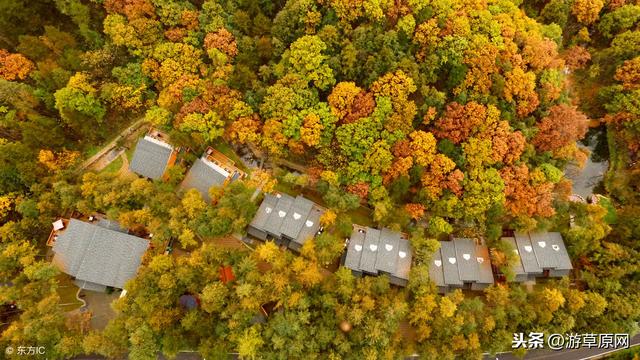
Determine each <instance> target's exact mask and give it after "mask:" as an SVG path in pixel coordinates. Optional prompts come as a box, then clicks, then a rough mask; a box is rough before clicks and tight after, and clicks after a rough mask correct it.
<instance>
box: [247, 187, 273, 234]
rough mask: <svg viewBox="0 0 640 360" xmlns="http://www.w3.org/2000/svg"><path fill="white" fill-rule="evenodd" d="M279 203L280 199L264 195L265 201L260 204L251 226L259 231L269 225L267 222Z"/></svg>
mask: <svg viewBox="0 0 640 360" xmlns="http://www.w3.org/2000/svg"><path fill="white" fill-rule="evenodd" d="M277 203H278V198H277V197H276V196H275V195H271V194H264V200H262V203H261V204H260V207H259V208H258V211H257V212H256V215H255V216H254V217H253V220H251V224H250V225H251V226H252V227H254V228H256V229H259V230H262V229H264V227H265V226H266V225H267V221H268V220H269V216H270V215H271V212H272V211H273V209H274V208H275V207H276V204H277Z"/></svg>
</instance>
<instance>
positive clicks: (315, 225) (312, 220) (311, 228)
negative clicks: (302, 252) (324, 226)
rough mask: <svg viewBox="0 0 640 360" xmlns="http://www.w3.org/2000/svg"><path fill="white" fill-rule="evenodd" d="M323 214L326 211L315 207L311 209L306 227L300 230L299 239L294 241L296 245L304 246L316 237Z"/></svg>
mask: <svg viewBox="0 0 640 360" xmlns="http://www.w3.org/2000/svg"><path fill="white" fill-rule="evenodd" d="M323 213H324V211H322V209H320V208H319V207H317V206H315V205H314V206H313V207H312V208H311V211H309V216H307V219H306V220H305V221H304V226H303V227H302V229H300V233H299V234H298V237H297V238H296V239H294V241H295V242H296V243H298V244H300V245H304V243H305V242H306V241H307V240H309V239H310V238H313V237H314V236H315V235H316V233H317V232H318V229H319V228H320V217H321V216H322V214H323Z"/></svg>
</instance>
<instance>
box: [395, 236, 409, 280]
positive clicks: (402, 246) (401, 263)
mask: <svg viewBox="0 0 640 360" xmlns="http://www.w3.org/2000/svg"><path fill="white" fill-rule="evenodd" d="M412 257H413V256H412V252H411V244H410V243H409V240H406V239H399V240H398V261H397V263H396V270H395V271H394V272H393V276H395V277H397V278H400V279H405V280H409V271H410V270H411V259H412Z"/></svg>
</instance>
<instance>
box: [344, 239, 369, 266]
mask: <svg viewBox="0 0 640 360" xmlns="http://www.w3.org/2000/svg"><path fill="white" fill-rule="evenodd" d="M365 234H366V232H365V230H364V229H356V228H354V229H353V232H352V233H351V238H350V239H349V245H348V247H347V254H346V256H345V259H344V266H345V267H347V268H349V269H351V270H355V271H360V257H361V256H362V249H363V247H364V237H365Z"/></svg>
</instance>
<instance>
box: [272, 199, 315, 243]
mask: <svg viewBox="0 0 640 360" xmlns="http://www.w3.org/2000/svg"><path fill="white" fill-rule="evenodd" d="M312 207H313V202H312V201H311V200H308V199H305V198H303V197H302V196H298V197H296V198H295V200H294V201H293V204H292V205H291V209H290V210H289V213H288V214H287V216H286V217H285V218H284V220H283V222H282V226H281V227H280V232H281V233H282V235H285V236H287V237H289V238H291V239H297V238H298V234H300V230H302V227H303V226H304V223H305V221H307V216H308V215H309V213H310V212H311V208H312Z"/></svg>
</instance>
